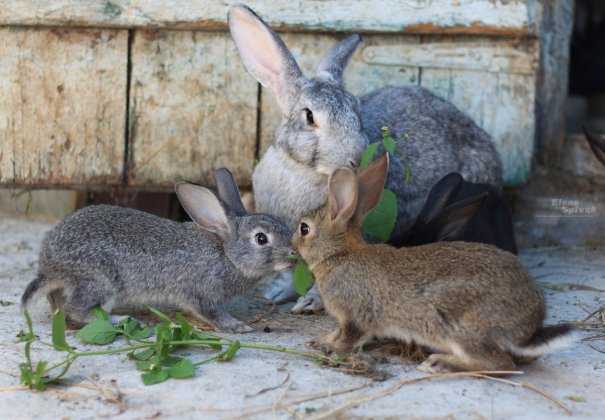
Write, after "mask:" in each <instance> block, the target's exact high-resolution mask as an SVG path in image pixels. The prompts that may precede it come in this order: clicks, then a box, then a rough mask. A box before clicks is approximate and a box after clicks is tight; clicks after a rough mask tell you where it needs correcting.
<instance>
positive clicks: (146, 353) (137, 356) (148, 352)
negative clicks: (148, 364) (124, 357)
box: [128, 348, 155, 361]
mask: <svg viewBox="0 0 605 420" xmlns="http://www.w3.org/2000/svg"><path fill="white" fill-rule="evenodd" d="M154 354H155V349H153V348H149V349H145V350H143V351H140V352H138V353H135V352H130V353H128V357H130V358H131V359H134V360H141V361H142V360H149V358H150V357H151V356H153V355H154Z"/></svg>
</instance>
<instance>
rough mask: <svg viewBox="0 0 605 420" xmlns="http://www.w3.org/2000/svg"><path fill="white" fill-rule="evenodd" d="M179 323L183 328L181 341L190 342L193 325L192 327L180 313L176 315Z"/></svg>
mask: <svg viewBox="0 0 605 420" xmlns="http://www.w3.org/2000/svg"><path fill="white" fill-rule="evenodd" d="M175 316H176V319H177V321H178V322H179V325H180V326H181V333H180V337H179V338H180V339H181V340H188V339H189V338H191V335H190V333H191V330H193V325H191V324H190V323H189V322H188V321H187V320H186V319H185V316H184V315H183V314H182V313H180V312H177V313H176V314H175Z"/></svg>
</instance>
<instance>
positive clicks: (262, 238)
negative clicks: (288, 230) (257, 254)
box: [254, 232, 269, 245]
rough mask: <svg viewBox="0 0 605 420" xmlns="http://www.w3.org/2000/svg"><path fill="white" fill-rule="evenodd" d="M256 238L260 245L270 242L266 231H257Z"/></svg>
mask: <svg viewBox="0 0 605 420" xmlns="http://www.w3.org/2000/svg"><path fill="white" fill-rule="evenodd" d="M254 238H255V239H256V243H257V244H259V245H265V244H266V243H267V242H269V238H267V235H265V234H264V233H262V232H261V233H257V234H256V235H255V236H254Z"/></svg>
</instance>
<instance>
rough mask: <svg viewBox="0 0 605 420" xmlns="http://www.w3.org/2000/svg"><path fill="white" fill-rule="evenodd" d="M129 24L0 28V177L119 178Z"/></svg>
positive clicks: (20, 180)
mask: <svg viewBox="0 0 605 420" xmlns="http://www.w3.org/2000/svg"><path fill="white" fill-rule="evenodd" d="M127 39H128V36H127V31H123V30H92V29H85V30H65V29H31V28H30V29H14V28H0V92H1V94H0V145H1V146H0V184H4V185H6V184H29V185H36V184H44V185H61V186H67V185H72V184H92V183H95V184H101V183H102V184H116V183H119V182H121V179H122V169H123V163H124V132H125V117H126V108H125V103H126V68H127V48H128V45H127V43H128V42H127Z"/></svg>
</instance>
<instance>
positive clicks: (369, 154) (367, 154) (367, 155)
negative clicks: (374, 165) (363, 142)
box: [359, 141, 381, 171]
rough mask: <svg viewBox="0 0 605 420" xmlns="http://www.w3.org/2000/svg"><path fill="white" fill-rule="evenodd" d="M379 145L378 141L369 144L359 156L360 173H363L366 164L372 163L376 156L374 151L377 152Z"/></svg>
mask: <svg viewBox="0 0 605 420" xmlns="http://www.w3.org/2000/svg"><path fill="white" fill-rule="evenodd" d="M380 143H381V142H379V141H377V142H375V143H371V144H370V145H369V146H368V147H367V149H366V150H365V151H364V152H363V154H362V155H361V162H359V170H360V171H363V170H364V169H365V168H366V166H368V164H369V163H370V162H371V161H372V159H373V158H374V155H375V154H376V151H377V150H378V146H380Z"/></svg>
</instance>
